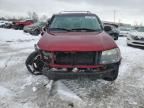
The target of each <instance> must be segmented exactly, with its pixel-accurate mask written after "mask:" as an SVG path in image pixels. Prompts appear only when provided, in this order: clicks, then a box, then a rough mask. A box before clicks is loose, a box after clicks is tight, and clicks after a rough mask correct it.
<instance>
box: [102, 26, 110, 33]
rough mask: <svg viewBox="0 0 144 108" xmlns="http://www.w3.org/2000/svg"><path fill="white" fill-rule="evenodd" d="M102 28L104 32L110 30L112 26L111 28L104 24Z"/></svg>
mask: <svg viewBox="0 0 144 108" xmlns="http://www.w3.org/2000/svg"><path fill="white" fill-rule="evenodd" d="M104 30H105V31H106V32H109V31H111V30H112V28H111V27H110V26H104Z"/></svg>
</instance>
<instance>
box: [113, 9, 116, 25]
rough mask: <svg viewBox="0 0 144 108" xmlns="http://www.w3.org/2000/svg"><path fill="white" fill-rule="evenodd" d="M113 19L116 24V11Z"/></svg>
mask: <svg viewBox="0 0 144 108" xmlns="http://www.w3.org/2000/svg"><path fill="white" fill-rule="evenodd" d="M113 19H114V23H116V10H114V11H113Z"/></svg>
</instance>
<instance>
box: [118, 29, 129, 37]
mask: <svg viewBox="0 0 144 108" xmlns="http://www.w3.org/2000/svg"><path fill="white" fill-rule="evenodd" d="M119 31H120V34H119V36H124V37H126V36H127V35H128V34H129V32H131V31H132V28H129V27H119Z"/></svg>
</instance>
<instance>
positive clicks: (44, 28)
mask: <svg viewBox="0 0 144 108" xmlns="http://www.w3.org/2000/svg"><path fill="white" fill-rule="evenodd" d="M44 32H46V27H43V28H42V31H41V36H43V35H44Z"/></svg>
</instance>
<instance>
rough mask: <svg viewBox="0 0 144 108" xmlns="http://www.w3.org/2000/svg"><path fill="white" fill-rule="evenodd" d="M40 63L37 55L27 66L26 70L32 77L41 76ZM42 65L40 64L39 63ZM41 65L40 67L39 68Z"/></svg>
mask: <svg viewBox="0 0 144 108" xmlns="http://www.w3.org/2000/svg"><path fill="white" fill-rule="evenodd" d="M39 62H40V56H39V55H37V56H36V57H35V58H34V60H32V61H31V63H29V64H27V68H28V69H29V71H30V72H31V73H32V74H34V75H41V74H42V73H41V69H42V64H40V63H39ZM41 63H42V62H41ZM40 65H41V66H40Z"/></svg>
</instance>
